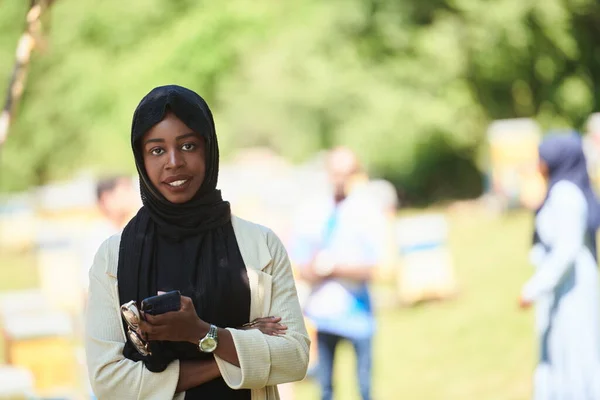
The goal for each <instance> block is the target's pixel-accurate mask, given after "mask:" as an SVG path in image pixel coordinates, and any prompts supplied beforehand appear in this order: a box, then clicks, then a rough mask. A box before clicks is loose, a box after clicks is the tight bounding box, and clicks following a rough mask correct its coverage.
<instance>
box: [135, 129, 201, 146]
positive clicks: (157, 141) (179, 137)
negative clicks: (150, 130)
mask: <svg viewBox="0 0 600 400" xmlns="http://www.w3.org/2000/svg"><path fill="white" fill-rule="evenodd" d="M191 136H197V135H196V134H195V133H194V132H190V133H186V134H183V135H179V136H177V137H176V138H175V140H181V139H185V138H188V137H191ZM164 142H165V139H161V138H156V139H148V140H146V141H145V142H144V145H147V144H148V143H164Z"/></svg>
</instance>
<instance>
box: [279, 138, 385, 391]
mask: <svg viewBox="0 0 600 400" xmlns="http://www.w3.org/2000/svg"><path fill="white" fill-rule="evenodd" d="M327 172H328V175H329V180H330V182H331V187H332V193H330V194H329V196H328V197H327V198H322V199H316V201H312V202H310V204H308V205H307V206H306V207H303V210H302V212H300V213H298V215H297V221H295V223H294V236H293V240H292V245H291V256H292V259H293V261H294V262H295V264H296V266H297V268H298V271H299V274H300V277H301V278H303V279H305V280H306V281H308V282H310V283H311V284H312V291H311V293H310V295H309V296H308V299H307V300H306V302H305V304H304V311H305V313H306V316H307V317H308V318H309V319H310V320H311V321H312V322H313V323H314V324H315V326H316V329H317V345H318V367H317V373H318V377H319V382H320V385H321V398H322V399H323V400H329V399H331V398H332V396H333V384H332V372H333V364H334V354H335V349H336V347H337V345H338V343H339V342H340V341H342V340H348V341H350V342H351V343H352V345H353V347H354V350H355V352H356V360H357V375H358V381H359V387H360V393H361V396H362V399H363V400H367V399H370V398H371V365H372V338H373V334H374V331H375V320H374V316H373V308H372V304H371V297H370V294H369V289H368V282H369V281H370V280H371V277H372V276H373V274H374V272H375V271H374V270H375V267H376V266H377V264H378V262H379V259H380V255H381V248H382V244H383V240H382V235H381V232H382V231H383V229H382V227H383V226H384V225H385V224H384V223H383V221H382V220H383V218H384V213H383V212H382V211H381V210H380V208H381V207H378V206H377V205H376V203H375V202H374V201H373V200H374V197H373V196H370V195H369V193H370V191H369V190H368V189H367V188H368V183H367V182H368V179H367V178H366V175H365V174H363V173H362V171H361V168H360V164H359V161H358V159H357V157H356V155H355V154H354V153H353V152H352V151H351V150H349V149H347V148H344V147H340V148H335V149H333V150H332V151H331V152H330V153H329V156H328V159H327Z"/></svg>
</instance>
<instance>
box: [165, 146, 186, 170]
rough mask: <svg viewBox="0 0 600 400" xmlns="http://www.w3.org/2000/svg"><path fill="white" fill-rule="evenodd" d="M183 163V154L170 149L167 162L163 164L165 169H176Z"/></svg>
mask: <svg viewBox="0 0 600 400" xmlns="http://www.w3.org/2000/svg"><path fill="white" fill-rule="evenodd" d="M184 164H185V162H184V160H183V155H182V154H181V153H180V152H178V151H177V150H173V151H170V152H169V153H168V154H167V164H166V165H165V168H166V169H177V168H179V167H182V166H183V165H184Z"/></svg>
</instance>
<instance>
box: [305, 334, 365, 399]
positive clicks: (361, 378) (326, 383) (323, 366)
mask: <svg viewBox="0 0 600 400" xmlns="http://www.w3.org/2000/svg"><path fill="white" fill-rule="evenodd" d="M341 340H349V341H350V342H351V343H352V346H353V347H354V351H355V353H356V374H357V377H358V385H359V388H360V395H361V397H362V400H371V364H372V352H373V351H372V338H371V337H368V338H364V339H346V338H344V337H342V336H338V335H332V334H330V333H324V332H318V334H317V343H318V349H319V361H318V363H319V365H318V373H319V383H320V385H321V399H322V400H331V399H332V398H333V382H332V375H333V359H334V355H335V348H336V347H337V344H338V343H339V342H340V341H341Z"/></svg>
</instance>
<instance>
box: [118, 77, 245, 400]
mask: <svg viewBox="0 0 600 400" xmlns="http://www.w3.org/2000/svg"><path fill="white" fill-rule="evenodd" d="M167 112H172V113H173V114H175V116H177V118H179V119H180V120H181V121H182V122H184V123H185V124H186V125H187V126H188V127H189V128H190V129H191V130H193V131H194V132H195V133H197V134H199V135H201V136H202V137H203V138H204V140H205V141H206V146H205V151H206V154H205V155H206V157H205V158H206V175H205V178H204V181H203V183H202V185H201V187H200V189H199V190H198V192H197V193H196V194H195V195H194V197H193V198H192V199H191V200H190V201H188V202H186V203H183V204H173V203H171V202H169V201H168V200H167V199H165V197H164V196H162V195H161V194H160V192H159V191H158V190H157V189H156V188H155V187H154V186H153V184H152V183H151V181H150V179H149V177H148V174H147V173H146V170H145V167H144V161H143V156H142V152H141V143H140V141H141V139H142V137H143V136H144V134H145V133H146V132H147V131H148V130H149V129H151V128H152V127H153V126H154V125H156V124H157V123H159V122H160V121H162V120H163V118H164V117H165V114H166V113H167ZM131 146H132V148H133V154H134V157H135V163H136V167H137V171H138V174H139V179H140V190H141V196H142V202H143V207H142V208H141V209H140V210H139V212H138V213H137V215H136V216H135V217H134V218H133V219H132V220H131V221H130V222H129V223H128V224H127V226H126V227H125V229H124V230H123V233H122V236H121V243H120V248H119V262H118V272H117V278H118V287H119V300H120V303H121V304H123V303H125V302H127V301H130V300H136V301H137V302H138V306H139V303H140V302H141V301H142V300H143V299H144V298H146V297H149V296H153V295H156V293H157V290H165V289H167V290H175V289H177V290H180V291H181V292H182V294H183V295H186V296H189V297H191V298H192V300H193V302H194V306H195V308H196V312H197V313H198V316H199V317H200V318H202V319H203V320H204V321H206V322H209V323H213V324H215V325H217V326H220V327H237V326H240V325H241V324H243V323H245V322H248V318H249V309H250V291H249V288H248V278H247V275H246V271H245V266H244V262H243V259H242V257H241V254H240V251H239V248H238V246H237V241H236V239H235V235H234V232H233V227H232V225H231V211H230V206H229V203H228V202H225V201H223V199H222V197H221V193H220V191H219V190H217V189H216V185H217V177H218V171H219V147H218V143H217V137H216V134H215V125H214V122H213V117H212V114H211V111H210V109H209V107H208V105H207V104H206V102H205V101H204V100H203V99H202V98H201V97H200V96H199V95H198V94H196V93H195V92H193V91H191V90H189V89H186V88H183V87H180V86H174V85H170V86H161V87H157V88H155V89H153V90H152V91H151V92H150V93H148V94H147V95H146V96H145V97H144V98H143V99H142V101H141V102H140V104H139V105H138V107H137V109H136V110H135V113H134V116H133V123H132V128H131ZM166 285H167V286H169V287H168V288H167V287H165V286H166ZM150 346H151V350H152V353H153V354H152V356H147V357H143V356H141V355H140V354H139V353H138V352H137V351H136V349H135V348H134V346H133V345H132V344H131V343H130V342H129V341H127V342H126V344H125V347H124V350H123V355H124V356H125V357H126V358H128V359H131V360H134V361H143V362H144V363H145V365H146V367H147V368H148V369H149V370H150V371H153V372H161V371H163V370H164V369H165V368H166V367H167V365H168V364H169V363H170V362H171V361H173V360H174V359H206V358H208V357H210V355H206V354H203V353H200V352H199V351H198V348H197V346H195V345H193V344H191V343H179V342H151V343H150ZM221 386H223V385H221ZM203 387H207V386H205V385H203V386H202V387H199V388H198V389H201V388H203ZM227 389H228V388H227ZM189 393H190V392H189V391H188V394H189ZM211 393H212V394H217V393H216V392H211ZM203 394H204V395H207V394H208V393H203ZM194 397H196V396H194ZM186 398H188V395H187V394H186Z"/></svg>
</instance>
